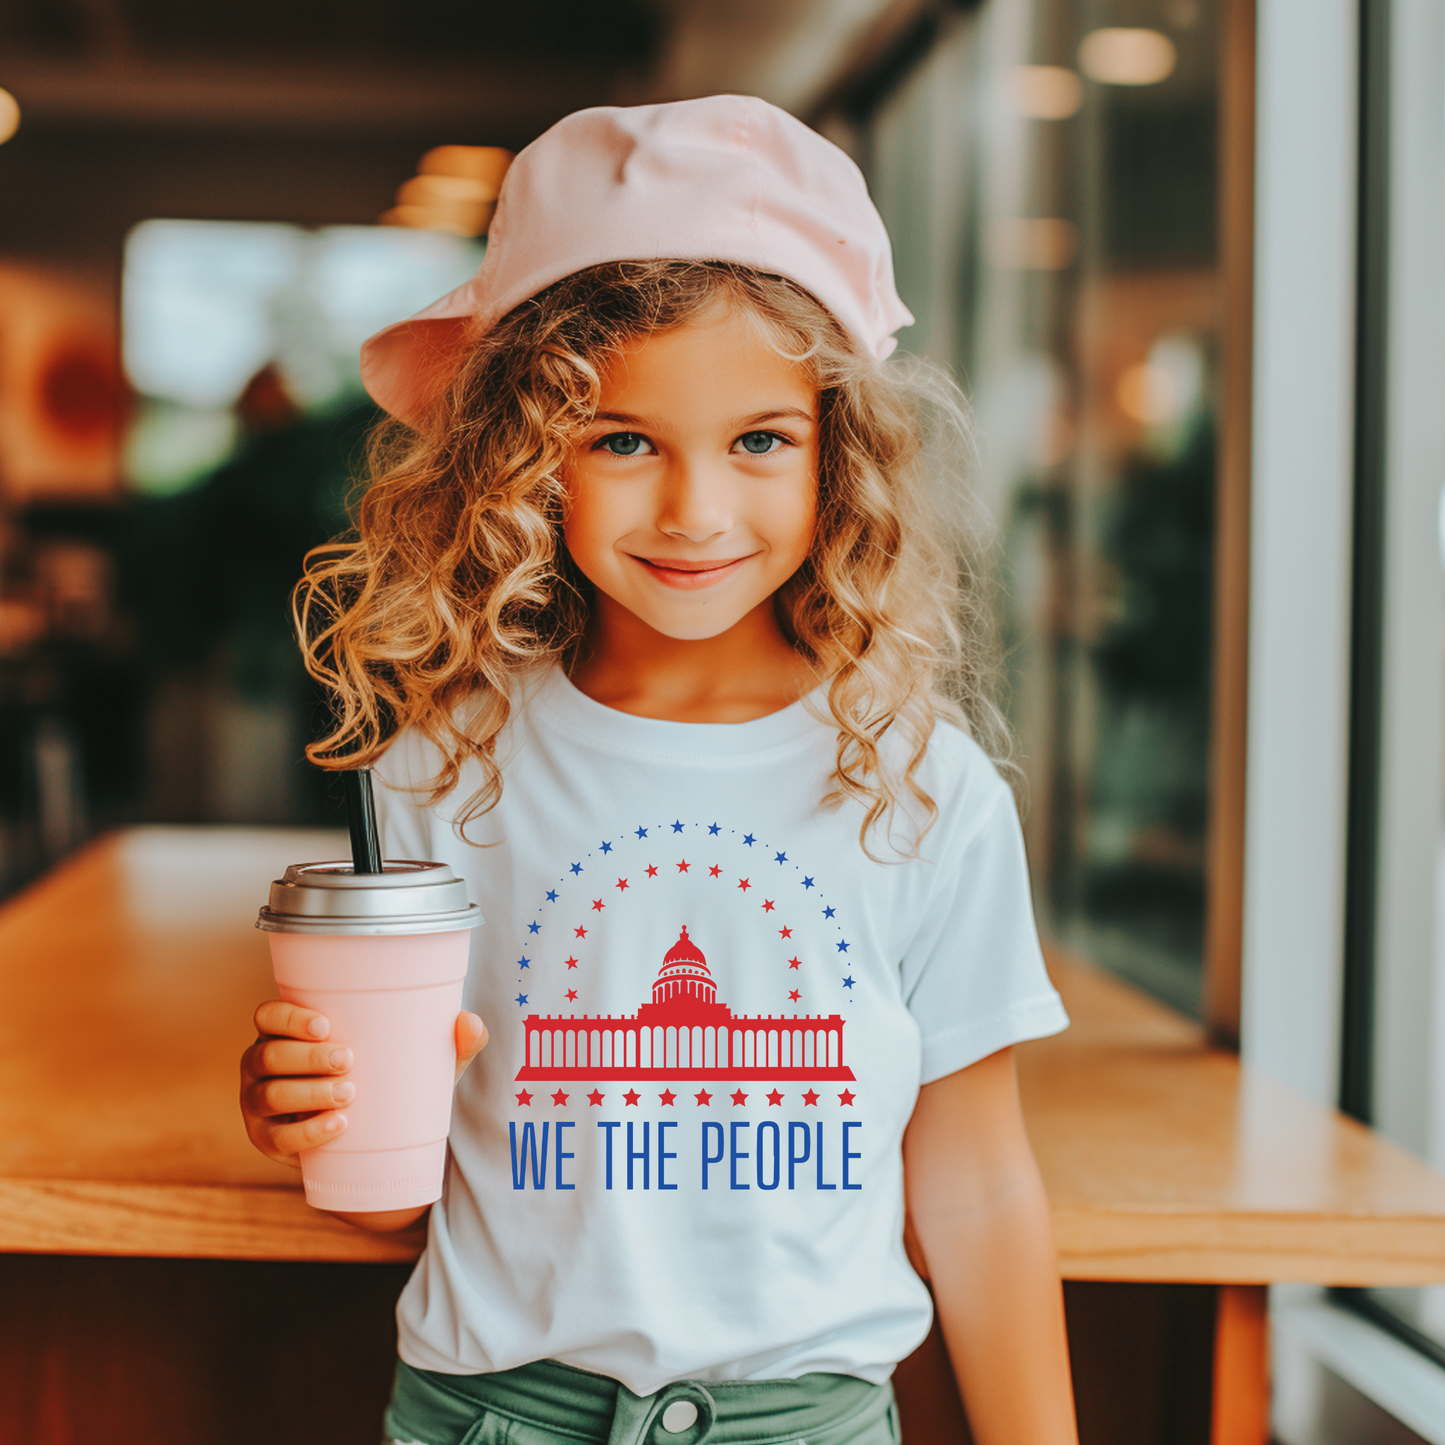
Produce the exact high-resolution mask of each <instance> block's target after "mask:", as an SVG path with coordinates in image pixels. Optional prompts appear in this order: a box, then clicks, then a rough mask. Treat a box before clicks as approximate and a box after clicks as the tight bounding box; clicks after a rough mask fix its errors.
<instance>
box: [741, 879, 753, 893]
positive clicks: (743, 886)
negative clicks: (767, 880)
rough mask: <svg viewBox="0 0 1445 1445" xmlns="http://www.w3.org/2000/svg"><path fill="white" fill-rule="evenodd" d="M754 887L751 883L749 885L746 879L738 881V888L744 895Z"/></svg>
mask: <svg viewBox="0 0 1445 1445" xmlns="http://www.w3.org/2000/svg"><path fill="white" fill-rule="evenodd" d="M752 886H753V885H752V884H751V883H749V882H748V880H747V879H746V878H739V879H738V887H739V888H741V889H742V890H743V892H744V893H746V892H747V891H748V889H749V888H751V887H752Z"/></svg>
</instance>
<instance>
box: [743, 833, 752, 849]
mask: <svg viewBox="0 0 1445 1445" xmlns="http://www.w3.org/2000/svg"><path fill="white" fill-rule="evenodd" d="M743 842H744V843H746V844H747V845H748V847H749V848H751V847H752V846H753V835H752V834H751V833H749V834H748V835H747V836H746V837H745V838H744V839H743Z"/></svg>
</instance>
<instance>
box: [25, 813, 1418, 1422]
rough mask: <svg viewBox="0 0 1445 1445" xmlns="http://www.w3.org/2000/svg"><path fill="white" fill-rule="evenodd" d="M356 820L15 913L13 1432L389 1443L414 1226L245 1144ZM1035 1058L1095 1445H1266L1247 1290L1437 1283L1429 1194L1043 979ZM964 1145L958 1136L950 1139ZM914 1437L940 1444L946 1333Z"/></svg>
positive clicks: (167, 863)
mask: <svg viewBox="0 0 1445 1445" xmlns="http://www.w3.org/2000/svg"><path fill="white" fill-rule="evenodd" d="M341 847H342V843H341V839H340V837H339V836H338V835H297V834H294V833H276V832H267V831H265V830H247V829H190V830H188V829H177V828H165V829H161V828H157V829H140V830H136V831H133V832H131V833H128V834H124V835H121V836H119V837H117V838H113V839H110V840H104V841H102V842H100V843H98V844H96V845H94V846H92V847H91V848H89V849H87V850H85V851H84V852H83V853H81V854H80V855H78V856H77V857H76V858H74V859H72V860H71V861H70V862H68V863H67V864H65V865H64V866H63V867H61V868H60V869H58V870H57V871H56V872H55V873H54V874H52V875H51V876H49V877H48V878H46V879H44V880H42V881H41V882H40V883H39V884H37V885H36V886H35V887H34V888H32V889H31V890H29V891H28V892H27V893H25V894H23V895H21V896H20V897H19V898H16V899H14V900H12V901H11V902H10V903H9V904H7V905H6V906H5V907H4V908H0V1445H10V1442H11V1441H15V1442H24V1445H72V1442H73V1445H129V1442H132V1441H145V1442H151V1441H155V1442H164V1445H192V1442H195V1445H202V1442H204V1445H228V1442H231V1441H235V1442H237V1445H240V1442H242V1441H245V1442H247V1445H251V1442H259V1441H264V1442H266V1445H292V1442H295V1445H301V1442H303V1441H304V1442H307V1445H317V1442H329V1441H335V1442H337V1445H349V1442H353V1441H354V1442H356V1445H363V1442H364V1445H372V1442H374V1440H375V1434H376V1421H377V1413H378V1410H379V1408H380V1402H381V1401H382V1400H383V1399H384V1397H385V1393H386V1390H387V1387H388V1382H389V1376H390V1368H391V1361H392V1350H393V1342H394V1333H393V1324H392V1317H391V1311H392V1305H393V1303H394V1300H395V1297H396V1294H397V1292H398V1290H399V1289H400V1287H401V1284H402V1281H403V1279H404V1278H405V1273H406V1268H405V1266H406V1262H407V1261H408V1260H410V1259H411V1258H413V1257H414V1255H415V1253H416V1250H417V1248H418V1247H419V1240H418V1239H417V1238H416V1237H414V1236H413V1237H406V1236H393V1237H376V1236H368V1235H362V1234H359V1233H357V1232H355V1231H353V1230H351V1229H349V1228H348V1227H347V1226H345V1225H343V1224H340V1223H339V1222H337V1221H335V1220H333V1219H330V1218H328V1217H327V1216H324V1215H320V1214H318V1213H316V1212H315V1211H313V1210H310V1209H308V1208H307V1207H306V1205H305V1203H304V1201H303V1200H302V1197H301V1194H300V1191H299V1189H298V1188H297V1181H296V1176H295V1174H294V1172H292V1171H289V1170H286V1169H284V1168H282V1167H281V1166H279V1165H273V1164H271V1163H269V1162H268V1161H267V1160H265V1159H263V1158H261V1156H260V1155H258V1154H257V1153H256V1152H255V1151H254V1150H253V1149H252V1148H251V1147H250V1145H249V1144H248V1143H247V1141H246V1139H245V1136H244V1133H243V1131H242V1129H241V1126H240V1121H239V1117H238V1113H237V1109H236V1100H235V1091H236V1060H237V1058H238V1057H239V1055H240V1053H241V1050H242V1049H243V1048H244V1047H245V1045H246V1043H247V1042H248V1041H249V1039H250V1037H251V1032H250V1028H249V1018H250V1014H251V1010H252V1008H253V1007H254V1005H255V1003H256V1002H257V1001H259V1000H260V999H261V998H263V997H265V996H267V995H268V994H269V993H270V991H271V983H270V970H269V964H268V960H267V955H266V949H265V943H264V939H263V938H262V936H261V935H259V934H257V933H256V932H255V931H254V930H253V929H252V927H251V922H252V919H253V918H254V915H255V909H256V906H257V902H258V899H259V898H260V897H261V896H262V895H263V894H264V889H265V883H266V881H267V880H268V879H269V878H271V877H273V876H275V875H276V874H277V873H279V871H280V869H281V867H282V866H283V865H284V864H285V863H287V862H292V861H297V860H298V859H300V858H303V857H304V858H315V857H323V856H334V855H335V854H336V853H337V852H338V851H340V849H341ZM1054 971H1055V977H1056V982H1057V983H1058V985H1059V987H1060V991H1061V992H1062V993H1063V995H1064V998H1065V1002H1066V1004H1067V1006H1068V1008H1069V1010H1070V1013H1071V1015H1072V1017H1073V1019H1074V1024H1073V1027H1072V1028H1071V1029H1070V1030H1069V1031H1068V1032H1067V1033H1065V1034H1063V1035H1061V1036H1059V1037H1057V1038H1055V1039H1048V1040H1041V1041H1038V1042H1036V1043H1032V1044H1029V1045H1026V1046H1024V1047H1023V1048H1021V1049H1020V1051H1019V1053H1020V1076H1021V1083H1022V1088H1023V1093H1024V1101H1025V1110H1026V1115H1027V1118H1028V1124H1029V1129H1030V1133H1031V1135H1032V1137H1033V1140H1034V1145H1035V1149H1036V1152H1037V1154H1038V1157H1039V1161H1040V1166H1041V1168H1042V1170H1043V1173H1044V1177H1045V1182H1046V1185H1047V1187H1048V1190H1049V1196H1050V1201H1051V1203H1052V1206H1053V1212H1054V1222H1055V1229H1056V1232H1057V1237H1058V1240H1059V1246H1060V1255H1061V1262H1062V1268H1063V1273H1064V1275H1065V1277H1066V1279H1067V1280H1068V1281H1069V1283H1068V1285H1067V1287H1066V1293H1067V1305H1068V1315H1069V1324H1070V1342H1071V1349H1072V1351H1073V1356H1074V1363H1075V1372H1076V1380H1077V1389H1078V1395H1079V1413H1080V1423H1081V1433H1082V1437H1083V1441H1084V1445H1189V1442H1193V1441H1199V1442H1208V1445H1263V1442H1264V1402H1265V1395H1266V1388H1267V1377H1266V1373H1265V1369H1266V1367H1265V1359H1264V1352H1263V1350H1264V1317H1263V1285H1264V1283H1265V1282H1267V1281H1271V1280H1286V1279H1294V1280H1309V1281H1315V1282H1319V1283H1330V1284H1385V1283H1395V1284H1421V1283H1434V1282H1441V1281H1445V1180H1442V1179H1440V1178H1438V1177H1437V1176H1435V1175H1434V1174H1432V1173H1431V1172H1430V1171H1429V1170H1427V1169H1425V1168H1424V1166H1423V1165H1421V1164H1419V1163H1418V1161H1416V1160H1414V1159H1412V1158H1411V1157H1409V1156H1408V1155H1405V1154H1404V1153H1402V1152H1401V1151H1399V1150H1396V1149H1394V1148H1392V1147H1391V1146H1389V1145H1388V1144H1385V1143H1384V1142H1383V1141H1381V1140H1379V1139H1377V1138H1376V1137H1375V1136H1373V1135H1372V1134H1370V1133H1369V1131H1368V1130H1365V1129H1362V1128H1360V1127H1359V1126H1358V1125H1355V1124H1352V1123H1351V1122H1350V1121H1348V1120H1344V1119H1342V1118H1340V1117H1339V1116H1338V1115H1335V1114H1333V1113H1331V1112H1329V1111H1326V1110H1321V1109H1318V1108H1316V1107H1314V1106H1312V1105H1310V1104H1308V1103H1306V1102H1305V1101H1304V1100H1302V1099H1299V1098H1297V1097H1296V1096H1294V1095H1291V1094H1290V1093H1288V1091H1286V1090H1284V1089H1282V1088H1279V1087H1277V1086H1275V1085H1273V1084H1271V1083H1270V1082H1269V1081H1267V1080H1263V1079H1258V1078H1255V1077H1252V1076H1250V1075H1248V1074H1245V1073H1243V1072H1242V1071H1241V1070H1240V1067H1239V1065H1238V1061H1237V1060H1236V1059H1235V1058H1234V1057H1233V1056H1232V1055H1230V1054H1227V1053H1224V1052H1221V1051H1218V1050H1214V1049H1211V1048H1210V1047H1209V1046H1208V1044H1207V1042H1206V1040H1205V1039H1204V1038H1203V1036H1202V1035H1201V1034H1200V1032H1199V1030H1197V1029H1196V1028H1195V1027H1194V1026H1193V1025H1191V1024H1189V1023H1187V1022H1185V1021H1183V1020H1181V1019H1179V1018H1178V1017H1177V1016H1175V1015H1174V1014H1172V1013H1170V1012H1169V1011H1168V1010H1165V1009H1163V1008H1161V1007H1159V1006H1158V1005H1156V1004H1154V1003H1152V1002H1150V1001H1149V1000H1147V999H1145V998H1143V997H1142V996H1141V995H1139V994H1137V993H1135V992H1133V991H1132V990H1130V989H1128V988H1126V987H1125V986H1124V985H1122V984H1120V983H1118V982H1117V981H1115V980H1113V979H1111V978H1108V977H1106V976H1104V975H1102V974H1098V973H1096V972H1094V971H1092V970H1090V969H1087V968H1084V967H1080V966H1078V965H1071V964H1069V963H1068V962H1067V961H1063V960H1056V961H1054ZM960 1127H963V1125H962V1122H961V1124H960ZM898 1383H899V1392H900V1398H901V1400H902V1404H903V1411H904V1419H905V1426H906V1429H907V1431H908V1437H909V1445H933V1442H935V1441H938V1442H943V1441H950V1442H956V1441H958V1440H961V1439H964V1438H966V1437H965V1436H964V1435H963V1434H962V1428H963V1427H962V1422H961V1416H960V1414H959V1409H958V1404H957V1397H956V1392H954V1391H953V1389H952V1384H951V1379H950V1377H949V1375H948V1370H947V1362H946V1360H945V1359H944V1357H943V1355H942V1351H941V1349H940V1348H939V1346H938V1343H937V1341H936V1339H935V1340H932V1341H930V1342H929V1343H926V1344H925V1346H924V1347H923V1349H922V1350H921V1351H920V1352H919V1354H918V1355H917V1356H915V1357H914V1358H913V1359H912V1360H910V1361H908V1362H905V1364H904V1366H903V1367H901V1368H900V1371H899V1380H898Z"/></svg>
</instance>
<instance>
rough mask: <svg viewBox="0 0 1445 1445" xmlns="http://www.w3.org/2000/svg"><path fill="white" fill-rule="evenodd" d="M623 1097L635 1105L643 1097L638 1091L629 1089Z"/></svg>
mask: <svg viewBox="0 0 1445 1445" xmlns="http://www.w3.org/2000/svg"><path fill="white" fill-rule="evenodd" d="M622 1097H623V1098H624V1099H626V1100H627V1102H628V1103H629V1104H635V1103H636V1102H637V1101H638V1100H639V1099H640V1098H641V1097H642V1095H641V1094H639V1093H638V1092H637V1090H636V1089H629V1090H628V1091H627V1092H626V1093H625V1094H624V1095H623V1096H622Z"/></svg>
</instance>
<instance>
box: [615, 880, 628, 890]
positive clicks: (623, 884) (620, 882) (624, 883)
mask: <svg viewBox="0 0 1445 1445" xmlns="http://www.w3.org/2000/svg"><path fill="white" fill-rule="evenodd" d="M617 887H618V889H619V890H621V889H623V888H626V887H627V879H625V878H619V879H618V880H617Z"/></svg>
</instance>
